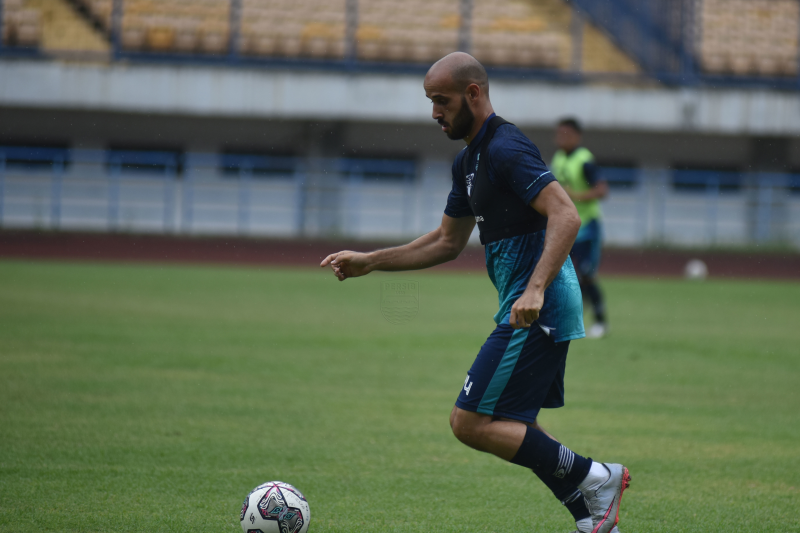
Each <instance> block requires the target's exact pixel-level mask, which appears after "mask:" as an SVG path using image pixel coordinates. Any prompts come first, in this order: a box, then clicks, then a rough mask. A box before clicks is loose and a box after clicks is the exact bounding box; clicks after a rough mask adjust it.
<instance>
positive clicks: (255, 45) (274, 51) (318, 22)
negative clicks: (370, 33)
mask: <svg viewBox="0 0 800 533" xmlns="http://www.w3.org/2000/svg"><path fill="white" fill-rule="evenodd" d="M239 46H240V51H241V52H243V53H245V54H249V55H255V56H271V57H276V56H277V57H289V58H293V57H314V58H331V59H333V58H343V57H344V51H345V50H344V49H345V2H344V0H327V1H326V0H272V1H264V0H243V2H242V13H241V36H240V45H239Z"/></svg>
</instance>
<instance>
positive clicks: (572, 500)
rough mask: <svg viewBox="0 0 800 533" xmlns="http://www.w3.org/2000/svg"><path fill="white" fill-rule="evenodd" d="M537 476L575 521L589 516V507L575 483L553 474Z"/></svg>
mask: <svg viewBox="0 0 800 533" xmlns="http://www.w3.org/2000/svg"><path fill="white" fill-rule="evenodd" d="M534 474H536V472H534ZM537 476H538V474H537ZM538 477H539V479H541V480H542V483H544V484H545V485H547V488H548V489H550V491H551V492H552V493H553V496H555V497H556V498H557V499H558V501H560V502H561V504H562V505H563V506H564V507H566V508H567V510H568V511H569V512H570V514H571V515H572V518H574V519H575V521H576V522H577V521H578V520H582V519H584V518H591V516H592V515H591V513H590V512H589V508H588V507H586V500H585V499H584V498H583V493H582V492H581V491H580V490H578V486H577V485H574V484H572V483H568V482H566V481H564V480H563V479H559V478H557V477H555V476H538Z"/></svg>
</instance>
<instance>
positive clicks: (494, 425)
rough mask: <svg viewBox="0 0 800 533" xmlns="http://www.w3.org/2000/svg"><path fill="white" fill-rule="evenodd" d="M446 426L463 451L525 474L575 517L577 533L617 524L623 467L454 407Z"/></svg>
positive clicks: (523, 427) (531, 429) (597, 532)
mask: <svg viewBox="0 0 800 533" xmlns="http://www.w3.org/2000/svg"><path fill="white" fill-rule="evenodd" d="M450 420H451V426H452V428H453V434H454V435H455V436H456V438H458V440H460V441H461V442H463V443H464V444H466V445H467V446H470V447H471V448H474V449H476V450H479V451H482V452H487V453H491V454H493V455H496V456H497V457H500V458H501V459H505V460H506V461H509V462H511V463H514V464H517V465H520V466H523V467H525V468H530V469H531V470H532V471H533V472H534V474H536V476H537V477H538V478H539V479H541V480H542V481H543V482H544V483H545V485H546V486H547V487H548V488H549V489H550V490H551V491H552V492H553V494H554V495H555V496H556V498H558V499H559V500H560V501H561V502H562V503H564V505H567V506H568V508H569V510H570V512H573V511H574V512H573V517H575V520H576V525H577V527H578V528H579V529H578V531H579V532H581V533H583V532H584V531H586V530H587V529H588V531H590V532H592V533H601V532H602V533H608V532H609V531H611V529H612V528H613V527H614V526H615V525H616V524H617V521H618V519H619V504H620V501H621V498H622V492H623V491H624V490H625V488H627V486H628V483H629V482H630V476H629V475H628V472H627V469H626V468H625V467H623V466H622V465H616V464H602V463H597V462H594V461H592V459H591V458H587V457H583V456H581V455H578V454H576V453H575V452H573V451H572V450H570V449H569V448H567V447H566V446H564V445H563V444H561V443H560V442H558V441H556V440H554V439H552V438H551V437H550V436H549V435H547V434H546V433H545V432H543V431H540V429H539V428H538V427H537V425H535V424H530V425H528V424H526V423H523V422H515V421H513V420H498V419H493V417H491V416H489V415H484V414H480V413H474V412H469V411H465V410H463V409H459V408H458V407H454V408H453V412H452V413H451V417H450ZM515 448H516V449H515ZM584 497H585V498H586V503H583V499H584ZM581 505H583V506H584V507H583V508H582V507H581ZM589 517H591V520H590V521H587V520H586V519H587V518H589ZM590 522H591V523H592V526H593V527H592V529H589V523H590Z"/></svg>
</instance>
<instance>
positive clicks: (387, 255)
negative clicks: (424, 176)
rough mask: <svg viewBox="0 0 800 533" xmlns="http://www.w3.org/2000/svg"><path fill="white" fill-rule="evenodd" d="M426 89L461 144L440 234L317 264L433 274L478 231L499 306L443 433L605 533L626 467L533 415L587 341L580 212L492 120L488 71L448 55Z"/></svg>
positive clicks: (586, 527) (359, 272) (554, 397)
mask: <svg viewBox="0 0 800 533" xmlns="http://www.w3.org/2000/svg"><path fill="white" fill-rule="evenodd" d="M424 88H425V94H426V96H427V97H428V98H429V99H430V100H431V102H432V103H433V119H434V120H436V121H437V122H438V123H439V124H440V125H441V127H442V131H443V132H444V133H445V134H447V136H448V137H449V138H450V139H463V140H464V141H466V143H467V146H466V148H464V149H463V150H462V151H461V152H460V153H459V154H458V156H457V157H456V160H455V162H454V163H453V187H452V190H451V192H450V195H449V197H448V199H447V206H446V208H445V212H444V215H443V216H442V223H441V225H440V226H439V228H437V229H436V230H434V231H432V232H430V233H428V234H427V235H423V236H422V237H420V238H418V239H417V240H415V241H413V242H411V243H409V244H406V245H404V246H398V247H395V248H388V249H385V250H377V251H374V252H370V253H358V252H352V251H342V252H338V253H335V254H331V255H329V256H328V257H326V258H325V259H324V260H323V261H322V263H321V265H320V266H328V265H330V267H331V268H332V269H333V273H334V274H335V275H336V277H337V278H338V279H339V280H340V281H343V280H346V279H348V278H352V277H357V276H363V275H366V274H369V273H370V272H372V271H374V270H392V271H395V270H415V269H421V268H427V267H431V266H434V265H438V264H440V263H444V262H446V261H450V260H452V259H455V258H456V257H457V256H458V255H459V253H460V252H461V251H462V250H463V249H464V247H465V246H466V244H467V240H468V239H469V237H470V234H471V233H472V230H473V228H474V227H475V224H476V223H477V224H478V228H479V230H480V238H481V242H482V243H483V244H484V245H485V246H486V266H487V269H488V271H489V277H490V278H491V280H492V283H493V284H494V285H495V287H496V288H497V291H498V294H499V304H500V309H499V311H498V312H497V313H496V314H495V316H494V319H495V322H496V323H497V327H496V329H495V330H494V332H492V334H491V335H490V336H489V338H488V340H487V341H486V343H485V344H484V345H483V347H482V348H481V349H480V351H479V352H478V356H477V358H476V359H475V362H474V363H473V364H472V368H470V370H469V373H468V374H467V378H466V380H464V385H463V387H462V389H461V393H460V394H459V396H458V400H457V401H456V405H455V407H453V410H452V412H451V414H450V426H451V428H452V430H453V433H454V434H455V436H456V438H458V440H460V441H461V442H463V443H464V444H466V445H467V446H470V447H472V448H475V449H477V450H480V451H483V452H488V453H491V454H494V455H496V456H497V457H499V458H501V459H503V460H506V461H510V462H511V463H514V464H517V465H520V466H523V467H525V468H528V469H531V470H533V472H534V473H535V474H536V475H537V476H538V477H539V478H540V479H541V480H542V481H543V482H544V484H545V485H547V487H548V488H549V489H550V490H551V491H553V494H554V495H555V496H556V498H558V499H559V500H560V501H561V502H562V503H563V504H564V505H566V506H567V508H568V509H569V510H570V512H571V513H572V514H573V516H574V518H575V521H576V525H577V528H578V531H579V532H580V533H589V532H593V533H609V532H610V531H612V530H615V528H616V524H617V521H618V519H619V505H620V500H621V498H622V493H623V491H624V490H625V488H626V487H627V486H628V484H629V481H630V476H629V475H628V469H627V468H625V467H624V466H622V465H620V464H608V463H597V462H593V461H592V460H591V459H590V458H586V457H582V456H581V455H578V454H577V453H574V452H573V451H572V450H570V449H569V448H567V447H566V446H564V445H563V444H561V443H559V442H558V441H556V440H555V438H553V437H552V436H550V435H549V434H547V433H546V432H545V431H544V429H542V427H541V426H540V425H539V424H538V423H537V421H536V418H537V415H538V413H539V410H540V409H542V408H555V407H561V406H563V405H564V369H565V362H566V357H567V349H568V347H569V342H570V340H572V339H579V338H581V337H583V336H584V331H583V314H582V313H583V305H582V302H581V294H580V288H579V286H578V280H577V278H576V275H575V270H574V268H573V266H572V262H571V261H570V259H569V251H570V248H571V247H572V243H573V241H574V240H575V236H576V235H577V234H578V230H579V228H580V218H579V217H578V213H577V211H576V209H575V206H574V204H573V203H572V201H571V200H570V198H569V196H567V193H566V192H564V189H563V188H562V187H561V185H559V184H558V182H557V181H556V179H555V178H554V177H553V175H552V174H551V173H550V172H549V171H548V170H547V167H546V166H545V164H544V162H543V161H542V159H541V156H540V155H539V150H538V149H537V148H536V146H534V145H533V143H531V141H530V140H528V138H527V137H525V136H524V135H523V134H522V132H520V130H519V129H517V128H516V127H515V126H514V125H513V124H510V123H508V122H506V121H505V120H503V119H502V118H500V117H498V116H496V115H495V113H494V111H493V109H492V104H491V102H490V101H489V79H488V77H487V75H486V70H484V68H483V66H482V65H481V64H480V63H479V62H478V61H476V60H475V58H473V57H472V56H470V55H469V54H465V53H463V52H455V53H452V54H450V55H448V56H445V57H444V58H442V59H440V60H439V61H438V62H436V63H435V64H434V65H433V66H432V67H431V68H430V70H429V71H428V73H427V75H426V76H425V82H424Z"/></svg>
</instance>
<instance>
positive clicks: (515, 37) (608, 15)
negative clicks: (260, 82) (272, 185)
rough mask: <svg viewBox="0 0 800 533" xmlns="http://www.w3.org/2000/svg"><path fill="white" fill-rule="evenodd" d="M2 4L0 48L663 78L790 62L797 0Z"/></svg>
mask: <svg viewBox="0 0 800 533" xmlns="http://www.w3.org/2000/svg"><path fill="white" fill-rule="evenodd" d="M0 1H1V2H2V6H3V10H2V12H3V17H2V18H3V30H2V34H3V41H2V42H3V43H4V45H5V46H7V47H11V48H14V47H23V48H34V49H35V48H40V49H41V50H43V51H48V52H49V51H80V50H86V51H94V52H104V53H108V52H110V51H111V49H112V47H113V46H114V45H113V44H112V43H117V42H118V44H119V48H118V49H115V50H117V51H118V52H123V53H126V54H163V53H167V54H181V55H184V56H185V57H186V58H187V60H189V59H190V58H202V57H203V56H208V55H212V56H213V55H216V56H222V55H227V54H230V55H231V57H233V58H236V56H241V57H243V58H250V59H271V58H281V59H284V60H293V59H316V60H328V61H331V60H333V61H343V60H353V61H362V62H366V63H367V64H368V63H372V62H380V63H388V64H392V63H395V64H401V63H412V64H413V63H416V64H420V63H422V64H425V63H430V62H432V61H434V60H436V59H438V58H440V57H442V56H443V55H445V54H447V53H449V52H452V51H454V50H457V49H459V48H462V49H464V48H463V47H464V46H467V47H468V48H467V49H469V50H470V51H471V52H472V53H473V54H474V55H475V56H476V57H477V58H478V59H479V60H481V61H482V62H483V63H485V64H486V65H488V66H494V67H512V68H522V69H549V70H554V71H561V72H583V73H587V74H592V73H611V74H645V75H646V76H652V77H655V78H656V79H658V80H660V81H666V82H668V83H683V81H681V80H686V79H689V78H691V77H692V76H703V75H711V77H715V76H716V77H720V76H722V77H727V78H736V77H761V78H774V79H776V80H778V81H780V78H781V77H783V79H786V78H787V77H789V76H797V75H798V63H800V57H799V55H800V54H799V53H798V49H799V47H798V43H799V42H800V0H691V1H688V0H687V1H686V2H671V1H669V0H569V1H567V0H473V1H472V2H471V6H472V7H471V11H470V9H468V8H467V7H466V6H469V5H470V2H465V1H464V0H404V1H403V2H394V1H391V0H235V1H234V0H122V1H121V2H120V4H119V6H120V13H121V18H120V21H119V22H120V26H119V28H120V33H119V36H118V37H119V38H118V39H114V38H112V33H114V28H115V26H114V24H112V18H113V17H112V15H113V10H114V5H115V3H114V0H0ZM467 15H468V16H469V19H468V20H467V19H465V18H464V17H465V16H467ZM576 21H580V23H579V24H576ZM688 35H694V37H693V38H687V36H688ZM576 47H580V49H578V48H576ZM687 72H689V73H691V74H692V75H691V76H689V77H688V78H687V77H686V73H687Z"/></svg>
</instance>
